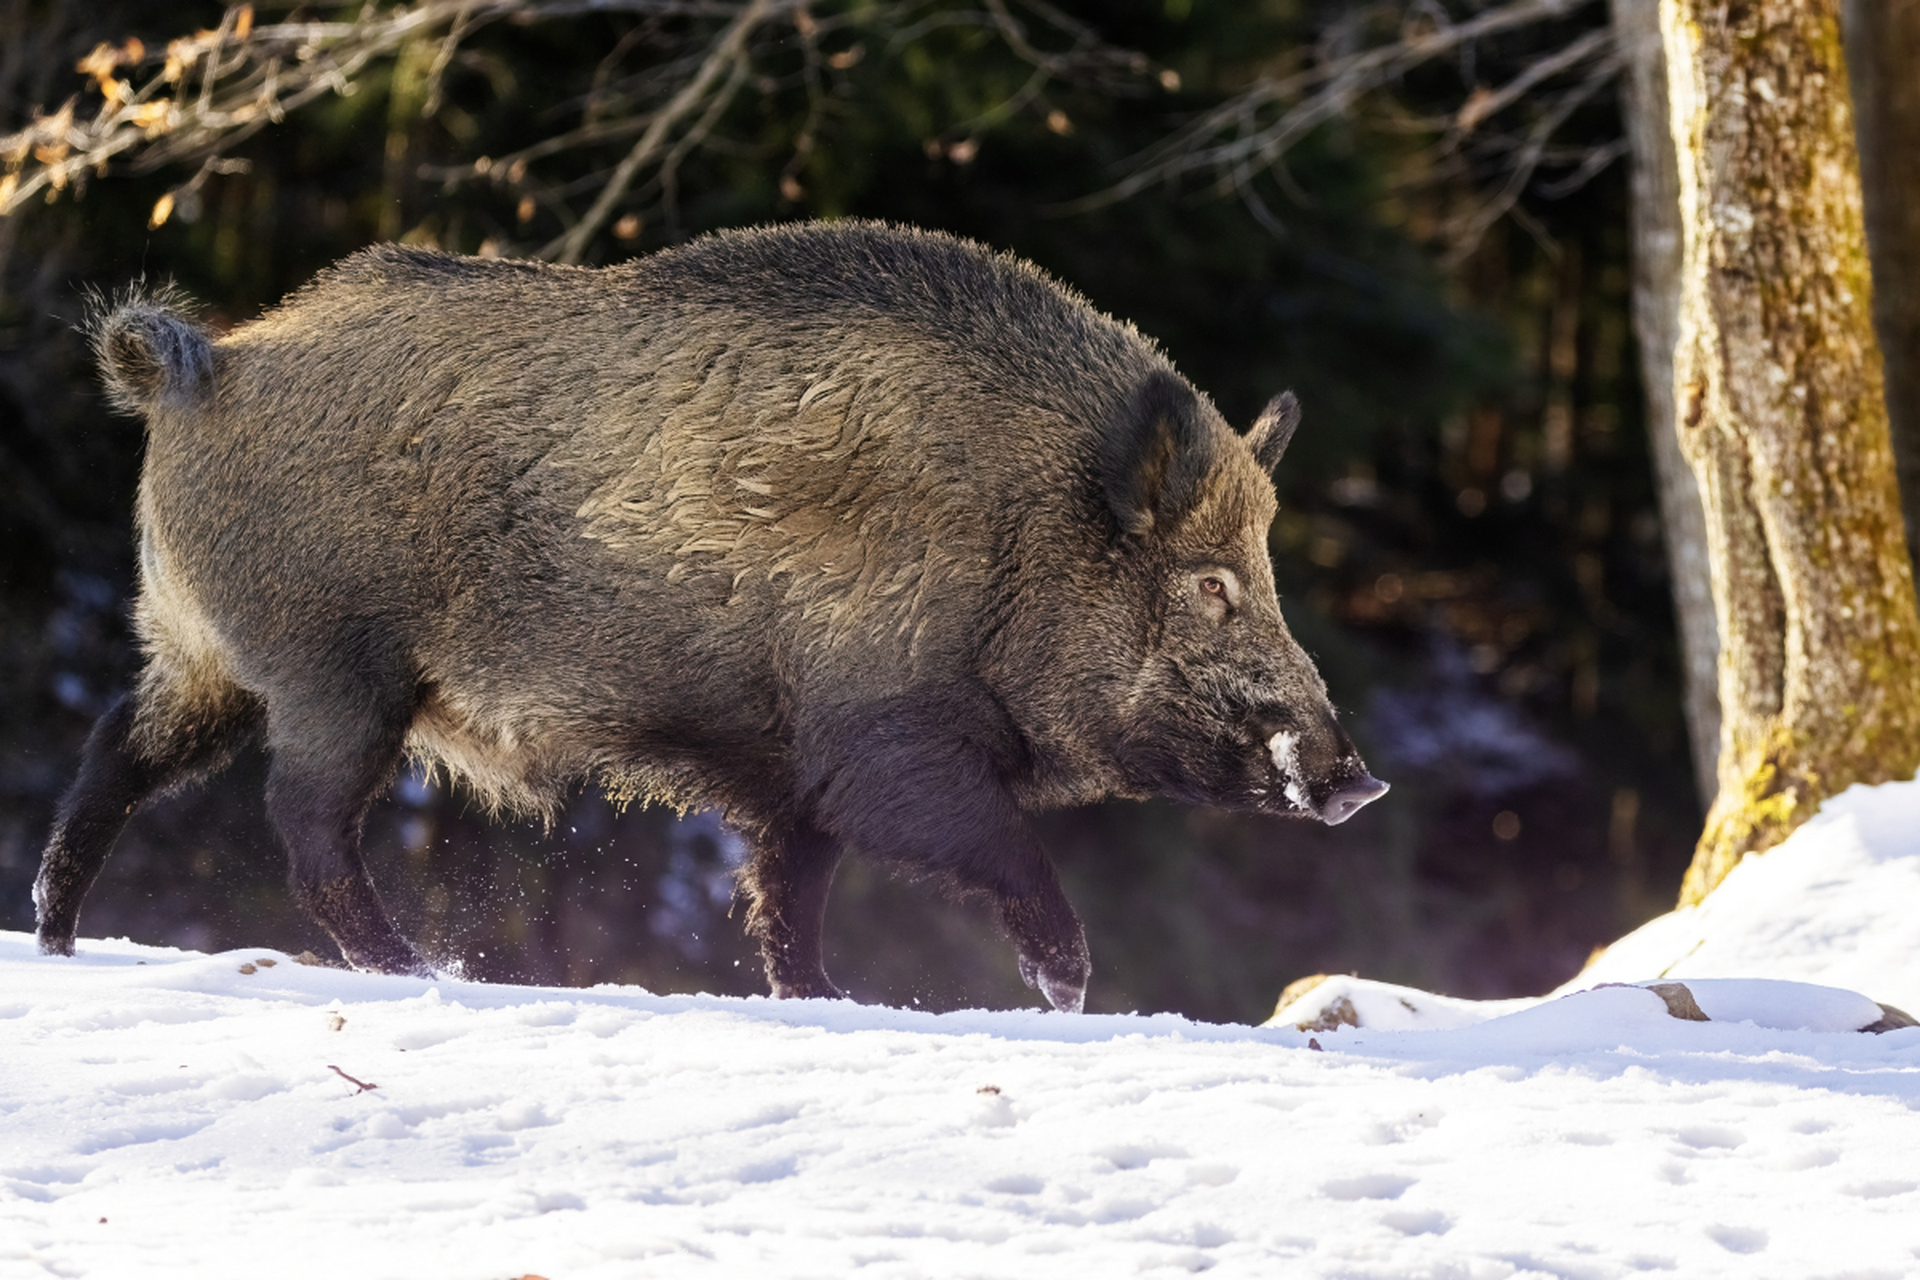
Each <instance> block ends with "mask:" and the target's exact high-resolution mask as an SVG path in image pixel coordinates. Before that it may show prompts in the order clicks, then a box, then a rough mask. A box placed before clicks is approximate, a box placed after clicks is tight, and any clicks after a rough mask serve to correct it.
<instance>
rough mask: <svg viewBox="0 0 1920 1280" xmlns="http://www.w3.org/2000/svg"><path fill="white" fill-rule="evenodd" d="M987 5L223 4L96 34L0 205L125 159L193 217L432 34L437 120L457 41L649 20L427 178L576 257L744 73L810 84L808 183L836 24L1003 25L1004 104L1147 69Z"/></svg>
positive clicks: (763, 84) (655, 176)
mask: <svg viewBox="0 0 1920 1280" xmlns="http://www.w3.org/2000/svg"><path fill="white" fill-rule="evenodd" d="M979 3H981V4H983V5H984V6H985V7H972V6H971V5H969V4H968V3H967V0H945V3H942V4H939V5H937V6H936V5H930V4H929V2H928V0H880V2H878V3H873V4H869V5H864V6H860V7H858V8H856V9H854V10H851V11H848V12H845V13H836V14H833V15H830V16H828V17H821V18H816V17H814V16H812V15H811V14H810V12H809V9H808V0H737V2H733V0H402V2H401V3H398V4H393V5H391V6H389V7H384V8H383V7H381V6H380V4H379V2H378V0H372V2H370V3H367V4H366V5H365V6H364V7H361V8H358V9H357V10H347V9H346V8H345V6H342V11H343V12H352V13H353V14H354V16H353V17H352V19H351V20H315V21H290V22H282V23H274V24H267V25H259V26H256V25H253V23H252V18H251V9H250V8H248V7H247V6H244V5H243V6H238V7H236V8H232V9H229V10H228V11H227V13H226V15H225V16H224V17H223V18H222V20H221V22H220V24H219V26H218V28H217V29H215V30H213V31H202V32H200V33H198V34H196V35H192V36H185V37H182V38H180V39H177V40H174V41H172V42H170V43H169V44H168V45H167V46H166V48H165V49H164V50H153V51H148V50H146V49H145V48H143V47H142V46H140V44H139V42H137V41H128V42H126V44H125V45H123V46H120V47H114V46H109V45H101V46H99V47H97V48H96V49H95V50H94V51H93V52H92V53H91V54H89V55H88V57H87V58H86V59H84V60H82V62H81V63H80V65H79V66H78V68H77V70H79V71H81V72H82V73H84V74H85V75H86V76H87V77H89V78H90V80H91V86H90V91H89V93H87V94H85V95H75V96H74V97H73V98H72V99H70V100H69V101H68V102H66V103H65V104H64V105H63V106H62V107H61V108H60V109H59V110H58V111H55V112H53V113H51V114H49V113H45V112H39V113H36V115H35V118H34V119H32V120H31V121H29V122H27V123H26V124H25V125H24V127H21V128H18V129H17V130H16V131H15V132H13V133H9V134H5V135H3V136H0V216H5V215H6V214H8V213H11V212H13V211H14V210H16V209H19V208H20V207H21V206H22V205H24V204H25V203H26V202H28V201H29V200H31V199H33V198H34V197H36V196H42V195H44V196H45V197H46V198H48V199H53V198H57V196H58V195H59V193H61V192H64V191H66V190H68V189H69V188H73V187H77V186H79V185H80V184H82V183H84V182H86V181H88V180H89V179H91V178H93V177H97V176H99V175H102V174H105V173H106V172H107V171H108V169H109V167H110V166H113V165H124V166H126V167H127V168H128V169H130V170H131V171H132V172H135V173H145V172H152V171H154V170H158V169H162V168H165V167H170V166H174V165H180V164H187V165H192V166H193V169H192V176H191V177H189V178H188V180H187V181H186V182H185V183H183V184H181V185H180V186H177V187H175V188H173V189H172V190H171V191H170V192H168V193H167V195H166V196H165V197H163V198H162V199H161V201H160V202H159V203H158V204H157V205H156V206H155V208H154V210H153V221H154V224H155V225H159V223H161V222H163V221H165V220H166V219H167V217H169V216H170V215H171V214H172V213H173V212H174V210H175V206H176V204H177V205H178V206H179V208H180V209H181V210H182V211H183V212H189V211H190V210H191V208H192V206H193V204H194V200H193V197H194V196H195V193H196V192H197V191H198V190H199V188H200V186H201V185H202V184H203V183H204V182H205V181H206V179H207V177H208V175H210V174H214V173H221V172H229V171H231V169H230V167H229V166H228V162H226V161H224V160H223V159H222V157H223V156H225V155H227V154H228V153H230V152H231V151H232V150H233V149H234V148H235V147H237V146H239V145H240V144H241V143H243V142H244V141H246V140H247V139H248V138H250V137H251V136H253V135H254V134H255V133H257V132H258V131H259V130H261V129H263V128H265V127H267V126H268V125H271V124H275V123H278V122H279V121H281V120H283V119H284V118H285V117H286V116H287V114H288V113H290V112H293V111H297V110H299V109H300V108H301V107H303V106H305V105H307V104H308V103H311V102H313V101H315V100H317V99H320V98H323V97H324V96H326V95H327V94H329V93H334V94H341V95H347V94H351V93H353V92H355V90H356V87H357V84H358V80H359V77H360V76H361V75H362V74H363V73H365V72H366V71H367V70H368V68H369V67H370V66H372V65H374V64H376V63H377V62H379V61H381V60H384V59H389V58H393V57H396V56H398V55H399V54H400V52H401V51H402V50H403V49H404V48H406V47H408V46H411V45H416V44H418V43H419V42H431V43H430V44H428V45H427V46H426V47H429V48H433V49H434V54H433V57H432V59H431V66H430V67H428V68H427V72H426V80H427V92H426V95H425V108H424V110H425V114H426V115H427V116H431V115H433V114H434V113H435V112H436V111H437V110H438V109H439V106H440V103H441V101H442V94H443V92H444V89H443V82H444V80H445V78H446V76H447V75H448V73H449V71H450V70H451V69H454V68H456V67H458V68H461V69H463V70H467V69H472V68H475V67H477V68H479V69H480V71H481V73H482V74H490V72H489V71H488V64H487V63H486V61H485V58H484V55H478V54H473V53H470V52H463V51H462V44H463V42H465V41H466V40H467V39H469V37H471V36H472V35H473V34H474V33H475V32H477V31H479V30H480V29H482V28H484V27H487V26H489V25H491V24H494V23H497V22H500V21H502V20H508V21H512V22H514V23H516V24H521V25H524V24H527V23H532V22H540V21H558V20H565V19H569V18H574V17H579V16H585V15H601V16H604V15H607V14H620V15H626V16H630V17H636V18H639V19H642V20H643V23H642V27H641V31H642V32H643V33H644V35H640V36H636V38H635V39H634V40H624V39H623V40H622V41H621V42H619V44H618V45H617V46H616V47H615V49H614V50H613V52H612V53H611V54H609V55H608V57H606V58H605V59H602V60H601V61H600V63H599V65H598V67H596V68H595V69H594V70H593V73H592V76H591V82H590V83H589V84H588V85H585V86H583V88H584V94H583V96H582V97H581V98H580V99H578V100H577V101H575V102H574V103H572V104H570V105H569V106H568V107H567V108H566V109H567V110H569V111H574V110H577V111H578V112H579V116H578V120H579V123H578V124H577V125H576V126H574V127H572V128H563V129H560V130H558V131H557V132H555V133H553V134H551V135H549V136H548V137H546V138H543V139H540V140H539V141H536V142H534V143H532V144H530V145H528V146H526V147H524V148H522V149H521V150H520V151H518V152H516V153H515V154H513V155H509V156H506V157H502V158H499V159H489V158H487V157H478V158H476V159H474V160H472V161H471V162H469V163H467V164H462V165H446V164H440V165H429V166H422V167H421V168H420V169H419V170H418V173H419V174H420V176H422V177H426V178H430V179H438V180H440V181H442V182H445V183H448V184H458V183H461V182H467V181H476V180H479V181H486V182H488V183H491V184H493V185H495V186H497V187H501V188H504V189H505V190H506V191H507V192H509V193H511V194H513V195H516V196H518V197H519V198H520V200H521V202H522V203H521V209H522V222H523V224H524V222H525V221H526V218H527V214H528V212H532V211H538V210H541V209H544V210H546V211H547V213H548V214H550V215H551V216H552V217H553V218H555V219H556V220H557V221H558V222H559V224H560V226H561V228H562V232H561V234H560V235H558V236H557V237H555V238H554V239H552V240H551V241H550V242H548V243H547V244H546V245H545V246H544V247H543V248H542V249H541V250H540V252H542V253H543V254H547V255H553V256H557V257H559V258H561V259H562V260H564V261H568V262H577V261H579V260H581V258H582V257H583V256H584V255H585V253H586V251H587V248H588V246H589V245H590V244H591V243H592V242H593V240H594V239H595V238H596V237H597V236H599V235H600V234H601V233H602V232H603V231H604V230H605V228H606V227H607V226H608V225H609V224H610V223H613V222H614V220H615V217H616V214H617V213H618V212H619V211H620V210H621V209H622V208H625V207H627V206H628V205H630V204H631V203H632V202H633V201H634V200H636V199H637V198H640V197H643V196H654V195H657V196H659V197H660V198H662V199H663V200H664V201H665V203H666V205H667V206H668V208H667V213H668V217H669V221H671V217H672V207H671V206H672V202H673V200H674V193H675V191H676V189H677V184H678V181H679V173H680V170H681V168H682V166H683V164H684V163H685V162H686V161H687V160H688V159H689V158H690V157H691V156H692V155H694V154H695V153H696V152H700V151H703V150H706V151H712V150H721V151H724V150H726V149H727V148H729V147H732V146H735V144H732V143H730V142H728V141H727V140H726V139H725V138H724V136H722V134H721V132H720V130H721V126H722V123H723V120H724V118H725V117H726V116H727V113H728V108H729V106H730V105H731V104H732V103H733V102H734V101H735V100H736V99H737V97H738V95H739V94H740V93H741V92H742V90H743V89H744V88H745V87H746V86H748V85H758V86H760V88H761V91H762V92H764V93H769V94H773V93H780V92H785V91H787V89H788V88H789V87H794V86H800V85H804V86H805V88H806V92H807V95H808V108H807V113H806V118H805V121H804V123H802V125H801V128H800V133H799V135H798V137H797V140H796V142H795V155H794V158H793V159H792V160H791V161H790V162H789V163H788V165H787V167H786V169H785V170H784V171H783V172H782V181H781V188H782V191H783V193H784V192H789V191H793V190H797V189H798V179H797V176H796V175H797V172H798V169H799V165H800V164H801V163H802V162H803V157H804V155H805V154H807V153H808V152H810V151H811V149H812V148H813V146H814V145H815V141H816V137H817V133H818V129H819V128H820V127H821V125H822V123H823V121H824V120H825V117H826V110H827V99H828V97H829V96H830V95H829V94H828V92H827V91H826V90H825V89H824V88H823V87H822V80H821V77H822V75H823V74H824V73H823V67H826V68H831V69H832V71H833V72H834V74H844V73H845V72H846V71H847V70H848V69H849V68H851V67H853V66H855V65H856V64H857V63H859V62H860V60H861V57H862V56H863V53H864V51H865V49H866V47H867V44H868V42H869V41H868V39H857V40H855V41H854V42H853V43H851V44H850V45H849V46H848V47H847V48H844V49H840V50H838V51H836V52H826V51H824V50H823V49H822V48H821V46H820V42H821V40H822V39H824V38H826V37H827V36H829V35H838V34H841V33H844V32H846V31H847V30H849V29H854V30H858V31H860V32H862V33H863V34H864V36H865V37H869V38H877V39H878V41H879V43H880V44H881V45H882V46H886V45H888V44H890V43H891V42H890V41H889V36H892V37H893V38H894V39H895V40H897V39H898V38H899V36H900V33H901V31H902V29H903V28H911V27H913V26H914V24H917V23H919V22H920V21H921V20H922V19H923V18H924V17H925V16H926V15H927V12H928V10H929V8H930V7H937V8H938V14H937V16H938V17H940V18H942V19H952V20H956V21H964V22H967V23H969V24H971V25H974V26H976V27H981V28H984V29H986V30H989V31H992V32H994V33H995V34H996V35H997V37H998V41H999V48H1000V50H1001V55H1002V56H1007V55H1010V56H1011V57H1012V58H1013V59H1014V60H1015V61H1017V62H1023V63H1025V64H1027V65H1028V66H1030V67H1031V68H1032V69H1033V74H1032V76H1031V77H1030V79H1029V84H1028V87H1027V89H1026V90H1024V91H1023V92H1022V93H1021V94H1020V95H1017V96H1016V101H1015V102H1014V103H1013V104H1012V105H1011V107H1009V108H1008V109H1009V110H1011V109H1018V108H1019V107H1020V106H1021V105H1024V104H1025V103H1026V102H1028V101H1031V100H1032V98H1033V97H1035V96H1037V95H1038V94H1039V92H1040V91H1041V90H1042V89H1043V88H1044V86H1045V85H1046V83H1048V82H1049V81H1051V80H1054V79H1069V80H1073V81H1075V82H1077V83H1098V84H1101V85H1102V86H1104V87H1105V88H1106V89H1107V90H1108V91H1110V92H1120V91H1121V89H1122V87H1123V81H1129V78H1131V81H1138V80H1140V78H1141V77H1142V76H1143V75H1145V74H1147V73H1150V72H1151V70H1152V68H1151V67H1150V65H1149V64H1148V63H1147V61H1146V59H1144V58H1143V57H1141V56H1140V55H1138V54H1135V53H1132V52H1130V51H1127V50H1120V49H1115V48H1112V47H1110V46H1108V45H1106V44H1104V43H1102V42H1101V41H1100V40H1099V39H1098V37H1097V36H1096V35H1095V33H1094V32H1093V31H1092V29H1091V28H1088V27H1085V26H1083V25H1081V24H1077V23H1075V22H1074V21H1072V20H1071V19H1069V18H1067V17H1065V16H1064V15H1062V14H1060V13H1058V12H1057V11H1056V10H1053V9H1052V8H1051V7H1049V6H1047V5H1046V4H1044V3H1042V2H1041V0H979ZM1016 15H1019V16H1016ZM1029 27H1034V28H1035V29H1040V28H1044V29H1045V32H1047V33H1049V34H1050V36H1060V37H1063V38H1064V40H1065V42H1066V47H1065V48H1055V49H1051V50H1050V49H1049V48H1047V47H1045V45H1047V44H1055V45H1057V44H1058V41H1056V40H1053V39H1051V38H1050V39H1049V40H1047V41H1044V42H1042V41H1036V40H1035V39H1033V38H1032V37H1031V36H1030V34H1029ZM928 29H929V30H930V29H931V28H928ZM796 33H797V34H798V36H799V37H800V39H799V48H800V52H801V55H802V60H803V61H804V64H805V70H804V71H803V72H801V73H800V74H799V75H798V77H796V76H795V75H794V74H793V73H792V72H791V71H790V70H789V69H788V68H791V66H792V63H793V61H794V58H793V54H792V49H793V48H794V45H793V44H792V42H791V39H790V37H791V36H792V35H793V34H796ZM909 42H910V41H909ZM636 44H637V45H641V46H642V47H645V48H646V49H647V51H648V53H649V54H652V55H656V56H651V57H649V58H648V59H647V61H646V64H645V65H644V66H642V67H641V68H639V69H638V70H636V71H635V72H633V73H632V74H630V75H628V76H627V77H625V78H617V75H616V73H617V70H618V64H619V63H620V62H621V61H622V59H623V58H624V57H626V56H627V54H628V53H629V52H630V51H631V50H632V49H633V48H634V46H635V45H636ZM656 46H657V47H656ZM766 63H771V64H774V65H777V66H778V67H779V68H781V69H780V70H778V71H777V73H775V72H769V71H767V70H765V69H763V66H762V64H766ZM1129 82H1130V81H1129ZM88 102H91V103H93V104H94V109H93V113H92V116H91V118H87V117H86V115H85V112H84V111H83V110H82V108H83V106H84V105H85V104H86V103H88ZM1001 114H1005V112H1004V111H1003V112H1002V113H1001ZM996 118H997V117H996ZM976 123H977V122H976ZM630 139H631V141H630V142H629V140H630ZM608 144H616V145H617V144H625V145H626V146H627V149H626V152H625V154H624V156H623V157H622V158H621V159H620V160H619V161H618V163H616V164H612V165H610V166H604V167H595V166H596V165H604V162H602V161H600V160H599V157H598V156H597V155H596V153H597V152H598V151H599V149H601V148H603V147H605V146H607V145H608ZM569 158H571V171H569V172H564V173H562V174H549V175H547V176H545V177H544V178H543V177H536V176H535V175H533V174H531V173H530V172H529V166H531V165H534V164H544V165H547V166H549V167H560V168H563V169H564V168H566V166H567V165H568V161H569ZM586 197H590V199H589V202H588V205H587V207H586V209H585V210H584V212H577V213H576V211H575V210H574V209H573V207H572V206H571V201H573V200H575V199H581V198H586ZM528 201H531V202H532V203H530V204H529V203H527V202H528ZM638 212H639V211H638V210H635V217H636V219H637V214H638ZM618 225H627V220H626V219H622V220H621V222H620V223H619V224H618ZM633 225H638V223H637V220H636V221H634V223H633Z"/></svg>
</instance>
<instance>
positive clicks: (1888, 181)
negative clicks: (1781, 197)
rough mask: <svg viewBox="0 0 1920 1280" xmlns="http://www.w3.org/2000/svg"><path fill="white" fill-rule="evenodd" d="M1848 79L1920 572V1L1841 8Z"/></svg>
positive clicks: (1861, 2)
mask: <svg viewBox="0 0 1920 1280" xmlns="http://www.w3.org/2000/svg"><path fill="white" fill-rule="evenodd" d="M1840 16H1841V23H1840V25H1841V30H1842V33H1843V34H1844V35H1845V36H1846V48H1847V74H1848V76H1849V77H1850V78H1851V80H1852V82H1853V112H1854V134H1855V136H1856V137H1857V138H1858V139H1859V148H1860V182H1861V186H1862V188H1863V194H1864V195H1865V197H1866V207H1867V253H1868V254H1869V255H1870V256H1871V258H1872V261H1873V327H1874V330H1875V332H1876V333H1877V334H1878V336H1879V338H1880V350H1881V351H1883V352H1885V353H1886V357H1887V360H1886V368H1887V375H1886V376H1887V420H1888V423H1889V425H1890V426H1891V427H1892V429H1893V457H1894V461H1895V463H1896V464H1897V465H1898V468H1899V476H1900V501H1901V505H1902V508H1903V509H1904V510H1905V512H1906V519H1907V554H1908V555H1909V556H1910V557H1911V558H1912V559H1913V560H1914V561H1915V562H1916V563H1920V165H1915V164H1914V162H1913V159H1914V157H1915V156H1920V0H1843V3H1842V4H1841V15H1840Z"/></svg>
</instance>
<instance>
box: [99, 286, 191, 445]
mask: <svg viewBox="0 0 1920 1280" xmlns="http://www.w3.org/2000/svg"><path fill="white" fill-rule="evenodd" d="M191 306H192V304H191V303H190V302H189V301H188V300H187V297H186V295H185V294H184V293H182V292H180V291H179V290H178V289H175V288H173V287H172V286H171V285H168V286H164V287H161V288H158V289H146V288H143V287H139V286H136V287H134V288H132V289H130V290H128V291H127V292H125V293H123V294H121V295H119V296H118V297H116V298H114V299H113V300H112V301H111V302H109V301H107V300H106V299H103V298H98V297H96V298H95V299H94V307H93V314H92V315H91V316H90V317H89V318H88V320H87V323H86V327H85V331H86V334H87V337H88V338H89V339H91V340H92V342H93V356H94V359H96V360H98V361H99V362H100V374H101V376H102V377H103V378H105V379H106V383H107V396H108V398H109V399H111V400H112V401H113V403H114V404H115V405H116V406H117V407H119V408H121V409H125V410H126V411H127V412H129V413H142V414H144V413H149V412H151V411H152V410H153V409H155V408H157V407H159V406H160V405H162V404H167V403H172V404H178V405H185V404H191V403H192V402H193V401H195V400H198V399H199V398H200V396H201V395H202V394H203V393H204V392H205V391H206V389H207V387H208V385H209V383H210V382H211V381H212V377H213V342H212V340H211V339H210V338H209V337H208V336H207V331H206V330H205V329H203V328H201V327H200V325H199V323H198V322H196V321H195V320H194V319H193V318H192V314H191Z"/></svg>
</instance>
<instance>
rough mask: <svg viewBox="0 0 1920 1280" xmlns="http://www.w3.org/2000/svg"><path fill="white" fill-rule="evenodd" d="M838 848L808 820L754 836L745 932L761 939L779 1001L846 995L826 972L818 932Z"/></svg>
mask: <svg viewBox="0 0 1920 1280" xmlns="http://www.w3.org/2000/svg"><path fill="white" fill-rule="evenodd" d="M839 864H840V847H839V845H837V844H836V843H834V841H833V839H832V838H831V837H829V836H828V835H826V834H825V833H824V832H822V831H819V830H817V829H816V828H814V827H813V826H812V825H811V824H808V823H801V824H800V825H799V826H797V827H795V828H792V829H790V830H786V831H779V832H774V833H771V834H763V835H760V836H757V837H756V838H755V839H754V840H753V860H752V861H751V862H750V863H748V864H747V873H746V876H745V878H744V887H745V888H746V890H747V896H748V897H749V899H751V901H752V903H753V905H752V908H751V909H750V910H749V911H748V913H747V932H748V933H750V934H751V935H752V936H754V937H755V938H758V939H759V940H760V955H761V957H762V958H763V959H764V960H765V961H766V963H767V985H768V986H769V987H771V988H772V989H773V994H774V998H775V999H779V1000H844V999H846V998H847V997H846V993H845V992H844V991H842V990H840V988H838V987H836V986H834V985H833V980H832V979H831V978H829V977H827V967H826V962H825V961H824V959H823V958H822V956H821V946H820V934H821V930H822V928H823V927H824V926H825V924H826V918H827V890H828V889H830V888H831V887H832V886H833V872H834V868H835V867H837V866H839Z"/></svg>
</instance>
